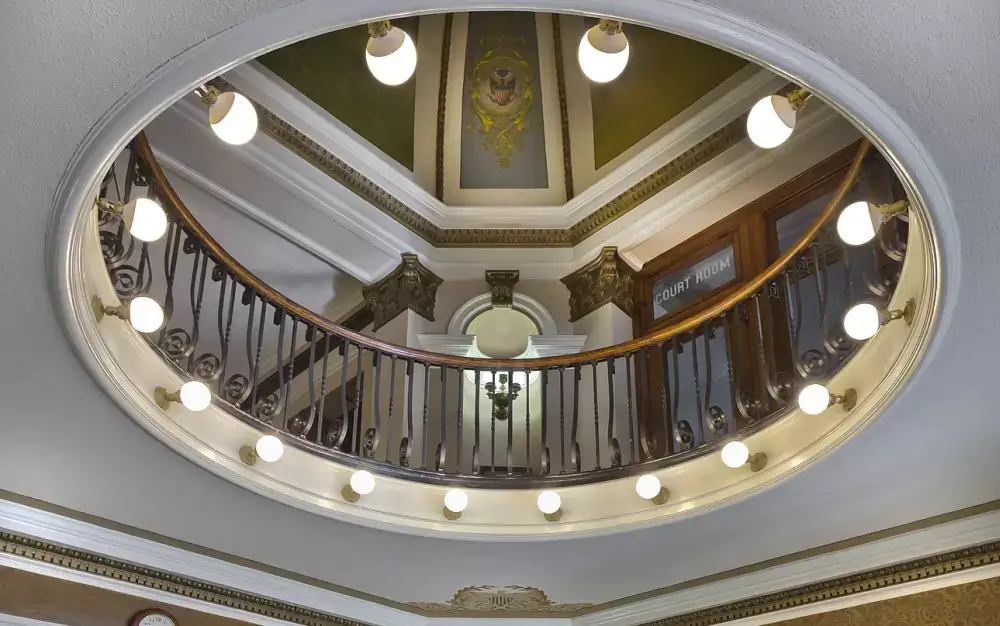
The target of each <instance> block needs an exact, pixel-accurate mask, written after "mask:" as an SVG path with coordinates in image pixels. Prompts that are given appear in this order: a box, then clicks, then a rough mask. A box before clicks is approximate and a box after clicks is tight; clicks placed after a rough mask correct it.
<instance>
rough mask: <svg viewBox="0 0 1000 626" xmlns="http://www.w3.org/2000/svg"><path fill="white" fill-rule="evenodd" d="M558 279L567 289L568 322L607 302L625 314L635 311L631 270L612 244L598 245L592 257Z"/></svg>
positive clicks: (630, 314)
mask: <svg viewBox="0 0 1000 626" xmlns="http://www.w3.org/2000/svg"><path fill="white" fill-rule="evenodd" d="M560 280H561V281H562V283H563V284H564V285H566V288H567V289H569V321H571V322H575V321H576V320H578V319H580V318H582V317H584V316H586V315H588V314H590V313H593V312H594V311H596V310H597V309H599V308H601V307H602V306H604V305H605V304H607V303H609V302H611V303H614V304H615V305H616V306H617V307H618V308H619V309H621V310H622V311H624V312H625V313H626V314H628V316H629V317H632V315H633V313H634V312H635V270H633V269H632V268H631V267H630V266H629V264H628V263H626V262H625V261H623V260H622V258H621V257H620V256H618V248H616V247H614V246H607V247H605V248H602V249H601V254H600V255H599V256H598V257H597V258H596V259H594V260H593V261H591V262H590V263H588V264H587V265H584V266H583V267H581V268H580V269H578V270H576V271H575V272H573V273H572V274H570V275H569V276H566V277H564V278H562V279H560Z"/></svg>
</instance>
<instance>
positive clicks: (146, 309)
mask: <svg viewBox="0 0 1000 626" xmlns="http://www.w3.org/2000/svg"><path fill="white" fill-rule="evenodd" d="M128 321H129V323H131V324H132V328H134V329H136V330H137V331H139V332H140V333H151V332H155V331H157V330H159V329H160V327H161V326H163V308H162V307H160V305H159V303H158V302H157V301H156V300H153V299H152V298H147V297H146V296H139V297H136V298H132V300H131V301H130V302H129V303H128Z"/></svg>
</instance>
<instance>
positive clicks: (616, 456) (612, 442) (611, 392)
mask: <svg viewBox="0 0 1000 626" xmlns="http://www.w3.org/2000/svg"><path fill="white" fill-rule="evenodd" d="M606 363H607V369H608V437H607V445H608V448H609V449H610V450H611V467H618V466H620V465H621V464H622V450H621V446H619V445H618V439H616V438H615V431H614V428H615V357H613V356H609V357H608V360H607V362H606ZM594 389H597V385H594Z"/></svg>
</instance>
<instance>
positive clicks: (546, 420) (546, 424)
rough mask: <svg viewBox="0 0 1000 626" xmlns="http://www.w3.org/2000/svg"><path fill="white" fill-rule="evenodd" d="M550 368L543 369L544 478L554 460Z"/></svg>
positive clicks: (542, 444)
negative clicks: (551, 438)
mask: <svg viewBox="0 0 1000 626" xmlns="http://www.w3.org/2000/svg"><path fill="white" fill-rule="evenodd" d="M548 407H549V368H547V367H543V368H542V442H541V448H542V461H541V467H540V469H541V473H542V476H548V475H549V471H550V470H551V469H552V459H551V458H550V456H549V409H548Z"/></svg>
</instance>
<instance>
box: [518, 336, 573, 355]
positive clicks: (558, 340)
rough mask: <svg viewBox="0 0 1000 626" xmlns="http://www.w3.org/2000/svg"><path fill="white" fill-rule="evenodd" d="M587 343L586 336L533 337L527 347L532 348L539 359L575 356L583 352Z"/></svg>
mask: <svg viewBox="0 0 1000 626" xmlns="http://www.w3.org/2000/svg"><path fill="white" fill-rule="evenodd" d="M586 343H587V335H533V336H532V337H531V338H530V340H529V344H528V345H529V347H531V348H534V351H535V355H536V356H538V357H539V358H545V357H547V356H559V355H562V354H576V353H577V352H579V351H581V350H583V346H584V345H586Z"/></svg>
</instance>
